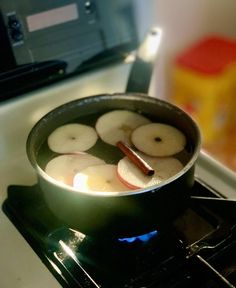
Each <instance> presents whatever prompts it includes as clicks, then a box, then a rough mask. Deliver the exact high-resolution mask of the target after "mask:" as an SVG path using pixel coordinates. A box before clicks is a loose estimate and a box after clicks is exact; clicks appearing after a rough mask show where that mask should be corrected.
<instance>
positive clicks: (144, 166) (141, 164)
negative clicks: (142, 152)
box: [116, 141, 155, 176]
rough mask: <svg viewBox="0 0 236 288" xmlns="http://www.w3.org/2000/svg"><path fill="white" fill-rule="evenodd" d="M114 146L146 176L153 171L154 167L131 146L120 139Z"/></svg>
mask: <svg viewBox="0 0 236 288" xmlns="http://www.w3.org/2000/svg"><path fill="white" fill-rule="evenodd" d="M116 146H117V147H118V148H119V149H120V150H121V151H122V152H123V153H124V154H125V155H126V156H127V157H128V158H129V159H130V160H131V161H132V162H133V163H134V164H135V165H136V166H137V167H138V168H139V169H140V170H141V171H142V172H143V173H144V174H145V175H148V176H152V175H153V174H154V173H155V171H154V169H153V168H152V167H151V166H150V165H149V164H148V163H147V162H146V161H145V160H144V159H142V158H141V157H140V156H139V155H138V154H137V153H136V152H135V151H134V150H133V149H132V148H130V147H129V146H128V145H126V144H125V143H123V142H122V141H118V142H117V143H116Z"/></svg>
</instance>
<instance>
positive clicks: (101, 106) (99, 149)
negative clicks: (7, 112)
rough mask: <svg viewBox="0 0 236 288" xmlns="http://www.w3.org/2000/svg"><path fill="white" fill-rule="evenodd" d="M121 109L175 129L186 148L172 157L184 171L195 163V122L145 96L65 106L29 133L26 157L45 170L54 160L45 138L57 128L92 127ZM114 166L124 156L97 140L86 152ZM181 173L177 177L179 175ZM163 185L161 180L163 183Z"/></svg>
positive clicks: (105, 98) (114, 97) (103, 98)
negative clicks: (180, 134)
mask: <svg viewBox="0 0 236 288" xmlns="http://www.w3.org/2000/svg"><path fill="white" fill-rule="evenodd" d="M115 109H125V110H130V111H135V112H138V113H140V114H142V115H144V116H146V117H147V118H149V119H150V120H151V121H152V122H161V123H166V124H170V125H172V126H175V127H176V128H178V129H179V130H181V131H182V132H183V133H184V134H185V136H186V138H187V145H186V148H185V149H184V150H183V151H181V152H180V153H178V154H176V155H175V157H176V158H178V159H179V160H180V161H181V162H182V163H183V165H184V169H183V170H185V171H186V170H188V169H189V168H190V167H191V166H192V165H193V164H194V162H195V160H196V158H197V156H198V153H199V150H200V144H201V143H200V142H201V141H200V132H199V129H198V126H197V125H196V124H195V122H194V121H193V120H192V119H191V118H190V117H189V116H188V115H187V114H186V113H185V112H183V111H182V110H181V109H179V108H177V107H175V106H174V105H172V104H170V103H168V102H165V101H162V100H159V99H156V98H153V97H149V96H146V95H145V94H127V93H126V94H113V95H109V94H108V95H96V96H91V97H87V98H82V99H79V100H75V101H72V102H69V103H66V104H64V105H62V106H59V107H58V108H56V109H54V110H52V111H51V112H49V113H48V114H46V115H45V116H44V117H43V118H42V119H41V120H39V121H38V123H36V125H35V126H34V127H33V129H32V130H31V132H30V134H29V137H28V140H27V154H28V158H29V160H30V162H31V164H32V165H33V167H34V168H36V169H37V168H38V167H40V168H41V169H42V170H44V169H45V165H46V164H47V163H48V161H50V159H52V158H53V157H55V156H56V155H58V154H56V153H55V152H52V151H51V150H50V149H49V148H48V144H47V138H48V136H49V135H50V134H51V133H52V131H53V130H55V129H56V128H57V127H59V126H61V125H64V124H67V123H72V122H73V123H74V122H77V123H81V124H86V125H90V126H93V127H94V125H95V123H96V121H97V119H98V117H99V116H100V115H102V114H104V113H106V112H108V111H111V110H115ZM86 152H88V153H91V154H92V155H94V156H97V157H100V158H102V159H104V160H105V161H106V162H107V163H110V164H116V163H117V162H118V160H119V159H121V157H124V154H123V153H122V152H121V151H119V149H118V148H117V147H115V146H112V145H109V144H106V143H104V142H103V141H102V140H100V139H99V140H98V141H97V143H96V144H95V146H93V147H92V148H91V149H89V150H88V151H86ZM183 173H184V171H182V172H181V173H180V174H183ZM163 182H165V181H163Z"/></svg>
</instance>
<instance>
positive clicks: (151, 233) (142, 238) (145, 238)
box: [118, 230, 159, 243]
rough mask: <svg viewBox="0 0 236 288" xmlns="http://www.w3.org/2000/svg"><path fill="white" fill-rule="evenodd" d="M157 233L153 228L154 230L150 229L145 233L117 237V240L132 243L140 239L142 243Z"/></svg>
mask: <svg viewBox="0 0 236 288" xmlns="http://www.w3.org/2000/svg"><path fill="white" fill-rule="evenodd" d="M158 234H159V233H158V231H157V230H154V231H151V232H149V233H145V234H143V235H139V236H134V237H127V238H118V241H120V242H127V243H133V242H135V241H141V242H143V243H146V242H148V241H149V240H150V239H152V238H153V237H156V236H157V235H158Z"/></svg>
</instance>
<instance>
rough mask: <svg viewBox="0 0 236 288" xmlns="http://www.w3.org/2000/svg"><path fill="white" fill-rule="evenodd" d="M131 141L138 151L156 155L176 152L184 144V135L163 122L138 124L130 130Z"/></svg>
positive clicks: (163, 155) (164, 155) (170, 154)
mask: <svg viewBox="0 0 236 288" xmlns="http://www.w3.org/2000/svg"><path fill="white" fill-rule="evenodd" d="M131 141H132V143H133V145H134V146H135V147H136V148H137V149H138V150H139V151H141V152H143V153H145V154H147V155H150V156H158V157H166V156H172V155H174V154H177V153H179V152H180V151H182V150H183V149H184V147H185V145H186V137H185V135H184V133H183V132H182V131H180V130H179V129H177V128H175V127H174V126H171V125H168V124H163V123H149V124H146V125H142V126H139V127H138V128H136V129H135V130H134V131H133V132H132V135H131Z"/></svg>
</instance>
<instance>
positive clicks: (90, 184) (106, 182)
mask: <svg viewBox="0 0 236 288" xmlns="http://www.w3.org/2000/svg"><path fill="white" fill-rule="evenodd" d="M116 171H117V166H116V165H113V164H103V165H96V166H90V167H87V168H85V169H84V170H82V171H80V172H79V173H77V174H76V175H75V177H74V183H73V186H74V188H76V189H77V190H78V191H81V192H98V191H101V192H121V191H128V190H130V189H128V187H127V186H126V185H124V184H123V183H122V182H121V181H120V180H119V179H118V177H117V172H116Z"/></svg>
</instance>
